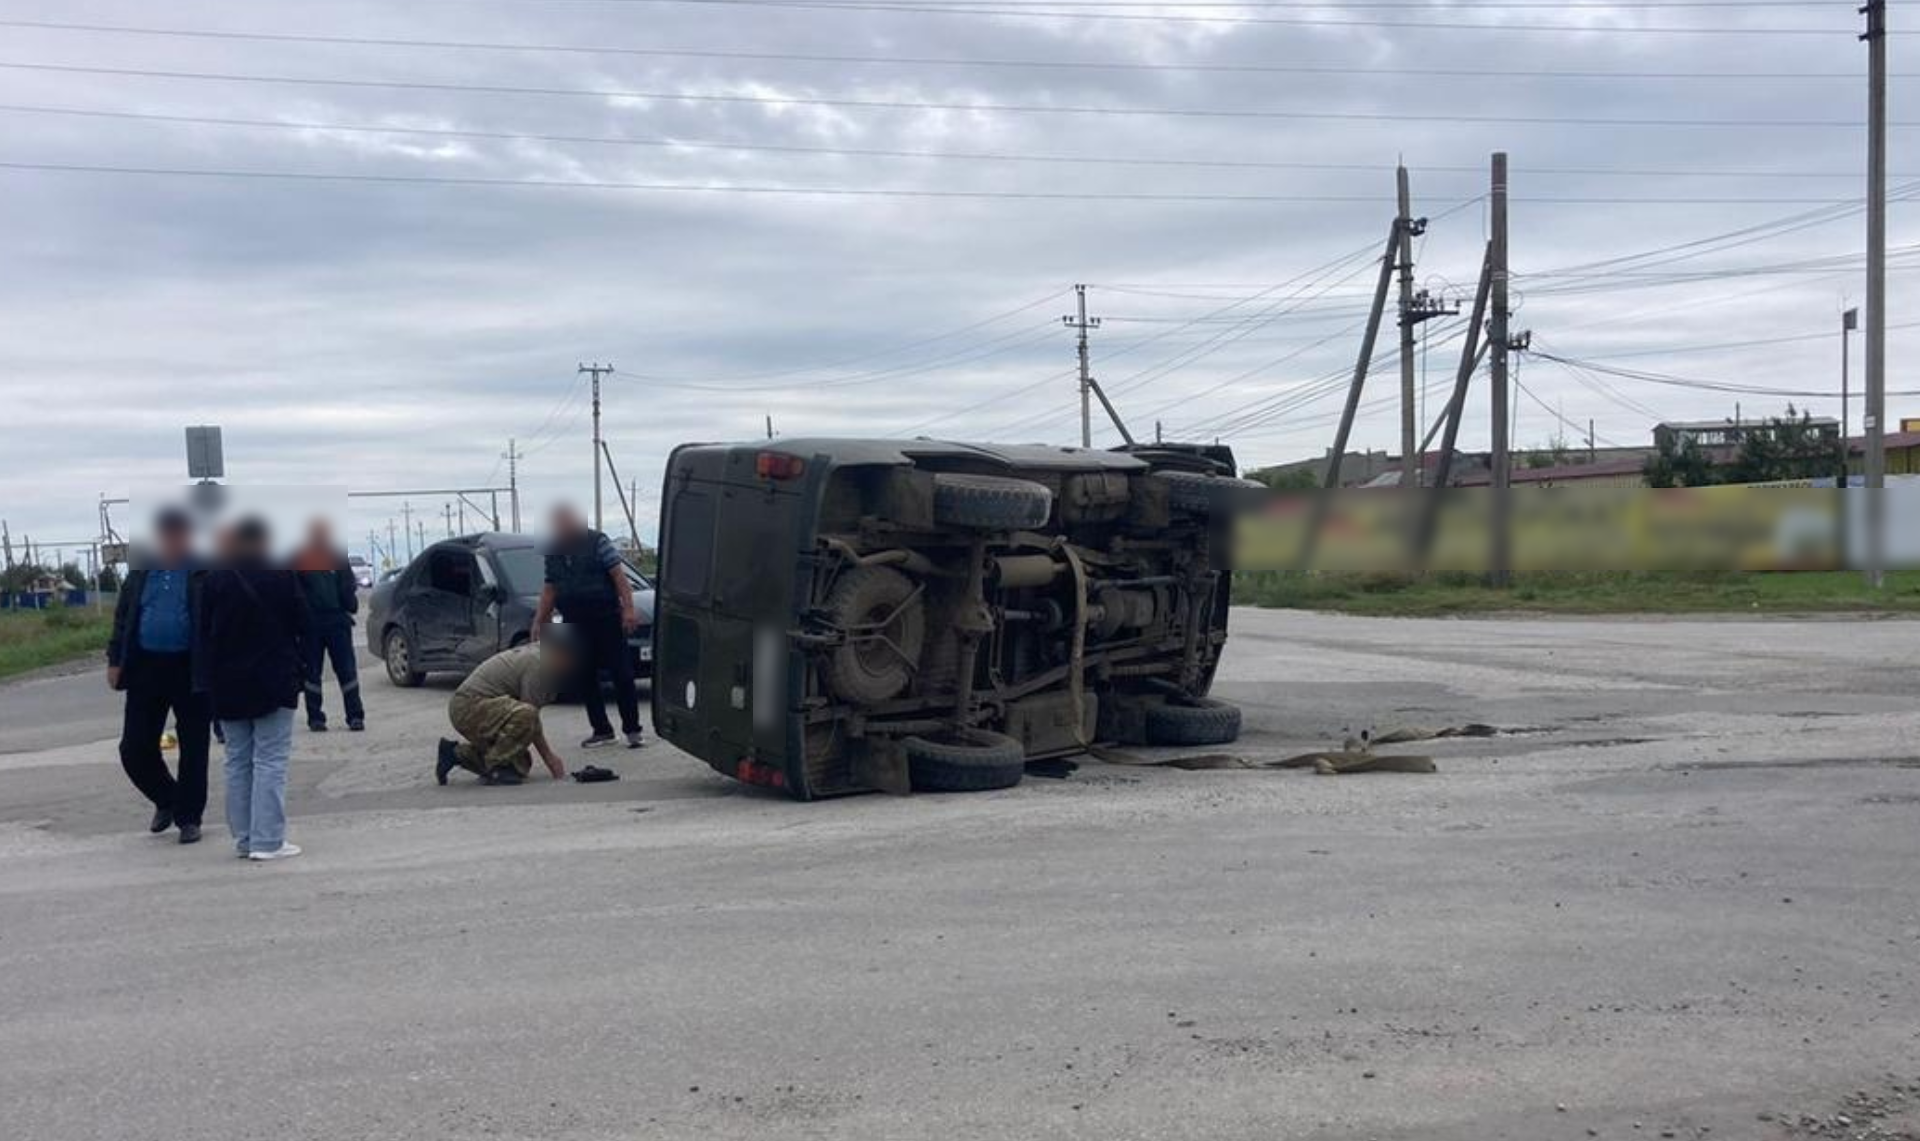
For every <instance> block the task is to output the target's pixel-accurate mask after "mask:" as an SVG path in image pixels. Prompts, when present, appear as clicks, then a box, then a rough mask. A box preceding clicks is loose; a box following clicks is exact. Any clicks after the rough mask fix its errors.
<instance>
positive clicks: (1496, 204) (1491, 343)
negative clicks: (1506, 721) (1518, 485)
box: [1487, 151, 1513, 587]
mask: <svg viewBox="0 0 1920 1141" xmlns="http://www.w3.org/2000/svg"><path fill="white" fill-rule="evenodd" d="M1490 201H1491V210H1490V214H1491V227H1492V234H1491V235H1490V243H1489V249H1490V250H1491V252H1492V259H1493V260H1492V272H1491V274H1490V275H1489V277H1490V278H1491V285H1492V302H1493V313H1492V316H1491V318H1490V320H1489V323H1488V328H1487V347H1488V361H1489V384H1488V387H1490V388H1491V389H1492V390H1493V408H1492V419H1493V423H1492V425H1491V428H1492V432H1493V448H1492V452H1493V455H1492V468H1493V471H1492V477H1493V478H1492V481H1491V482H1492V492H1493V503H1492V505H1491V506H1492V511H1491V512H1490V522H1491V524H1492V527H1493V549H1492V552H1491V559H1490V562H1489V568H1488V569H1489V570H1490V571H1491V572H1492V573H1491V574H1490V575H1489V578H1490V580H1491V582H1492V584H1493V585H1494V586H1495V587H1505V586H1506V585H1507V584H1508V583H1509V582H1510V581H1511V579H1512V572H1513V566H1512V561H1513V542H1512V540H1513V536H1512V535H1511V534H1510V533H1509V528H1510V527H1511V525H1512V519H1511V517H1510V514H1509V508H1510V504H1509V503H1508V492H1509V483H1510V481H1511V478H1512V467H1511V464H1512V460H1511V457H1510V456H1509V455H1508V454H1507V447H1508V441H1507V426H1508V423H1509V420H1508V415H1509V413H1508V409H1507V401H1508V396H1507V353H1508V351H1509V350H1510V348H1511V345H1510V343H1509V341H1508V337H1509V333H1508V329H1507V323H1508V319H1509V318H1510V317H1511V316H1512V313H1511V311H1510V306H1509V300H1508V297H1507V152H1505V151H1496V152H1494V155H1493V185H1492V187H1491V197H1490Z"/></svg>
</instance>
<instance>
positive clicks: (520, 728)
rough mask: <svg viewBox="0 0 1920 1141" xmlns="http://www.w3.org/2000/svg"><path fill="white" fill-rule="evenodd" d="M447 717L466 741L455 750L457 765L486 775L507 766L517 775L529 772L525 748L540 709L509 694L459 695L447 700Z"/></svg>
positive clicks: (530, 760) (535, 730) (530, 764)
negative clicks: (503, 695) (457, 758)
mask: <svg viewBox="0 0 1920 1141" xmlns="http://www.w3.org/2000/svg"><path fill="white" fill-rule="evenodd" d="M447 720H449V721H451V722H453V728H454V731H455V732H456V733H459V734H460V735H461V736H462V737H464V738H466V740H464V741H461V742H460V744H459V746H458V748H457V749H456V750H455V752H456V753H457V755H458V756H459V758H460V767H461V768H463V769H466V770H467V771H469V772H473V773H478V774H479V775H481V776H486V775H487V774H488V773H489V772H491V771H492V770H494V769H497V768H510V769H512V770H514V771H515V772H517V773H519V774H520V775H521V776H523V777H524V776H526V775H527V774H528V773H529V772H531V771H533V758H532V757H531V756H529V755H528V753H527V750H528V749H530V748H532V747H533V738H534V736H535V735H536V734H538V732H539V731H540V711H539V710H538V709H536V708H535V707H533V706H531V705H528V704H527V703H526V702H524V701H520V700H517V699H515V698H511V697H462V696H461V695H460V694H457V693H456V694H454V695H453V700H452V701H450V702H448V703H447Z"/></svg>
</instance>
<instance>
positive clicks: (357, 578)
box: [347, 555, 373, 590]
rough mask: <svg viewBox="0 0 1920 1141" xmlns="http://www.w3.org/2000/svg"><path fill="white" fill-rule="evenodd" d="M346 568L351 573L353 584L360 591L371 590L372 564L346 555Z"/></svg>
mask: <svg viewBox="0 0 1920 1141" xmlns="http://www.w3.org/2000/svg"><path fill="white" fill-rule="evenodd" d="M347 566H348V567H349V568H350V569H351V570H352V571H353V583H354V585H355V586H357V587H359V588H360V589H361V590H372V589H373V564H372V563H369V562H368V561H367V560H365V559H363V558H361V557H360V556H359V555H348V556H347Z"/></svg>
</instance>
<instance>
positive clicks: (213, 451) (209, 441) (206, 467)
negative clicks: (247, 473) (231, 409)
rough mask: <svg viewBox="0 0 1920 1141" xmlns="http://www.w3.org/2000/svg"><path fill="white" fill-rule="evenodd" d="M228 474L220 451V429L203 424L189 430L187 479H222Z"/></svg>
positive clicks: (216, 426)
mask: <svg viewBox="0 0 1920 1141" xmlns="http://www.w3.org/2000/svg"><path fill="white" fill-rule="evenodd" d="M226 474H227V467H226V458H225V456H223V455H222V454H221V450H220V428H219V426H218V425H214V424H201V425H196V426H194V427H190V428H188V429H187V478H188V479H221V478H223V477H224V476H225V475H226Z"/></svg>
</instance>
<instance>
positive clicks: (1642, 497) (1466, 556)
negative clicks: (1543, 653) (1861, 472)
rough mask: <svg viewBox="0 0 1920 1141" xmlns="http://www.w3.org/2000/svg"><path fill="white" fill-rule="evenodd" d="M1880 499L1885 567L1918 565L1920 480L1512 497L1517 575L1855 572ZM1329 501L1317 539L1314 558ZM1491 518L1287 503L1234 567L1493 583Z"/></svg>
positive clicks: (1358, 503)
mask: <svg viewBox="0 0 1920 1141" xmlns="http://www.w3.org/2000/svg"><path fill="white" fill-rule="evenodd" d="M1822 482H1824V484H1825V486H1819V484H1820V483H1822ZM1875 494H1878V495H1880V496H1882V497H1883V500H1884V504H1885V512H1886V521H1887V547H1886V550H1887V565H1888V566H1889V567H1915V566H1920V480H1915V479H1911V478H1909V479H1901V480H1898V481H1896V480H1895V479H1894V478H1893V477H1889V480H1888V486H1887V487H1886V488H1885V489H1884V490H1883V491H1880V492H1871V491H1869V490H1867V489H1866V488H1861V487H1853V488H1847V489H1844V490H1843V489H1840V488H1836V487H1835V486H1834V485H1833V481H1831V480H1827V481H1808V482H1802V483H1792V484H1777V485H1776V484H1748V485H1741V486H1733V487H1695V488H1677V489H1671V490H1666V489H1660V490H1650V489H1642V488H1614V487H1592V488H1577V487H1515V488H1513V489H1512V490H1511V492H1510V496H1509V503H1510V505H1511V506H1510V510H1511V513H1512V550H1513V569H1515V570H1520V571H1586V570H1700V571H1706V570H1837V569H1842V568H1846V567H1858V566H1859V565H1861V562H1862V557H1863V554H1864V550H1865V536H1866V519H1867V507H1868V504H1869V503H1870V502H1871V498H1870V497H1871V496H1873V495H1875ZM1323 495H1326V496H1328V499H1327V501H1326V503H1325V504H1324V507H1323V509H1322V510H1323V516H1324V517H1323V522H1322V525H1321V528H1320V534H1319V537H1318V540H1317V541H1316V542H1315V543H1313V544H1312V547H1311V557H1310V558H1309V559H1303V557H1302V556H1303V553H1304V552H1305V551H1306V550H1307V547H1306V544H1305V540H1306V537H1307V529H1308V526H1309V524H1310V522H1311V520H1312V519H1313V517H1314V514H1315V510H1316V503H1315V501H1316V499H1318V498H1319V497H1321V496H1323ZM1491 505H1492V496H1491V492H1490V491H1489V490H1488V489H1486V488H1450V489H1448V490H1446V491H1445V492H1442V493H1440V495H1439V500H1438V503H1437V505H1436V503H1435V493H1434V492H1432V491H1424V492H1419V493H1411V494H1409V493H1403V492H1401V491H1399V490H1398V489H1366V490H1346V491H1338V492H1332V493H1326V492H1311V491H1310V492H1276V493H1275V494H1274V495H1272V496H1271V497H1270V498H1269V499H1268V500H1267V502H1266V504H1265V506H1264V507H1263V508H1262V509H1260V510H1258V511H1253V512H1249V513H1247V514H1246V515H1245V516H1243V517H1242V519H1241V522H1240V529H1239V536H1238V542H1239V550H1238V555H1237V557H1236V560H1235V563H1236V566H1237V567H1238V568H1239V569H1241V570H1301V569H1305V570H1328V571H1361V572H1368V573H1372V572H1405V571H1412V570H1423V569H1424V570H1433V571H1468V572H1484V571H1486V570H1488V569H1489V567H1488V562H1489V553H1490V551H1491V549H1492V532H1491V529H1490V515H1489V508H1490V507H1491ZM1436 508H1437V509H1436ZM1422 549H1424V551H1425V557H1424V559H1423V558H1422V557H1420V555H1419V554H1418V553H1417V552H1419V551H1421V550H1422Z"/></svg>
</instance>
